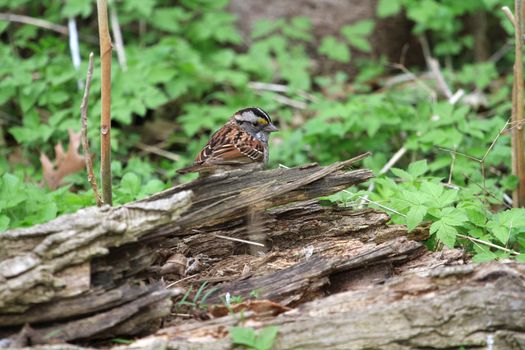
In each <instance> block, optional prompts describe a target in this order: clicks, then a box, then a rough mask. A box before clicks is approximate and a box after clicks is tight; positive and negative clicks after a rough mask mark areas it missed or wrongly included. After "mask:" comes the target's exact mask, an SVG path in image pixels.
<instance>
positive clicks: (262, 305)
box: [210, 300, 291, 317]
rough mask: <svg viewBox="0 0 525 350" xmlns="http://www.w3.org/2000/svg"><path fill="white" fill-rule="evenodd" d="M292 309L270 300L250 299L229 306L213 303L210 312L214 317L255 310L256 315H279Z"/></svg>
mask: <svg viewBox="0 0 525 350" xmlns="http://www.w3.org/2000/svg"><path fill="white" fill-rule="evenodd" d="M289 310H291V309H290V308H289V307H287V306H284V305H281V304H277V303H274V302H273V301H270V300H248V301H244V302H242V303H239V304H233V305H231V306H229V307H227V306H225V305H213V306H212V307H211V309H210V314H211V315H212V316H213V317H224V316H226V315H228V314H229V313H230V312H232V311H233V312H234V313H238V312H241V311H253V312H254V313H255V314H256V315H264V316H277V315H279V314H282V313H283V312H286V311H289Z"/></svg>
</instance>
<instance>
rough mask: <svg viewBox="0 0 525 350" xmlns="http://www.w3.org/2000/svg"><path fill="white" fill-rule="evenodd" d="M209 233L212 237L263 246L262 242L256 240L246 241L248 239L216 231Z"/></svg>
mask: <svg viewBox="0 0 525 350" xmlns="http://www.w3.org/2000/svg"><path fill="white" fill-rule="evenodd" d="M210 235H212V236H213V237H217V238H222V239H226V240H228V241H234V242H241V243H246V244H251V245H256V246H259V247H264V244H262V243H257V242H253V241H248V240H246V239H241V238H235V237H228V236H223V235H218V234H216V233H210Z"/></svg>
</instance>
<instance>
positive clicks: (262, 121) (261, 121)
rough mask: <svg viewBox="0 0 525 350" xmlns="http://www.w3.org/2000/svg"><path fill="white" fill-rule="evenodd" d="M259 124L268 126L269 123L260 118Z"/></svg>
mask: <svg viewBox="0 0 525 350" xmlns="http://www.w3.org/2000/svg"><path fill="white" fill-rule="evenodd" d="M259 124H265V125H266V124H268V121H267V120H266V119H264V118H259Z"/></svg>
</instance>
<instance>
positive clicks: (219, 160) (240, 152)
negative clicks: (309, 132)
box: [177, 107, 279, 174]
mask: <svg viewBox="0 0 525 350" xmlns="http://www.w3.org/2000/svg"><path fill="white" fill-rule="evenodd" d="M278 130H279V129H278V128H277V127H276V126H275V125H273V123H272V120H271V119H270V116H269V115H268V114H267V113H266V112H265V111H263V110H262V109H260V108H258V107H249V108H245V109H241V110H240V111H238V112H236V113H235V114H234V115H233V116H232V117H231V118H230V120H229V121H228V122H227V123H226V124H224V126H223V127H222V128H220V129H219V130H217V131H216V132H215V133H214V134H213V135H212V137H211V138H210V141H208V143H207V144H206V146H204V148H203V149H202V150H201V151H200V152H199V154H198V155H197V157H196V158H195V161H194V162H193V165H191V166H189V167H186V168H183V169H180V170H178V171H177V172H178V173H179V174H186V173H190V172H199V173H215V172H219V171H225V170H231V169H235V168H238V167H242V168H250V169H252V168H260V167H263V166H264V165H266V163H267V162H268V139H269V137H270V133H272V132H274V131H278Z"/></svg>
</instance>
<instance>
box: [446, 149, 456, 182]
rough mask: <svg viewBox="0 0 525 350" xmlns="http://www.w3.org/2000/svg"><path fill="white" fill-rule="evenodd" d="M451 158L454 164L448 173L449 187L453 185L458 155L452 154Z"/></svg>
mask: <svg viewBox="0 0 525 350" xmlns="http://www.w3.org/2000/svg"><path fill="white" fill-rule="evenodd" d="M450 157H451V158H452V162H451V163H450V171H449V173H448V181H447V184H448V185H452V174H453V173H454V165H455V164H456V153H454V152H451V153H450Z"/></svg>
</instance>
